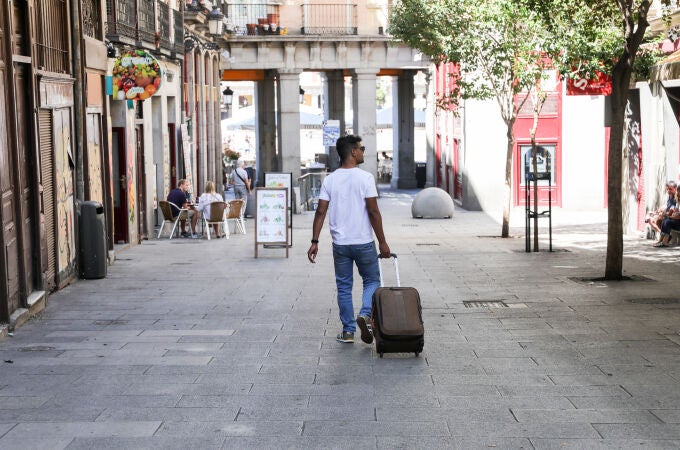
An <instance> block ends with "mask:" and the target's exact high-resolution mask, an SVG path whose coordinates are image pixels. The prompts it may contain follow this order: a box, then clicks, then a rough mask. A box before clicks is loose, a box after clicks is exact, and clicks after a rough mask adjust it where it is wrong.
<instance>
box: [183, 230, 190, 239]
mask: <svg viewBox="0 0 680 450" xmlns="http://www.w3.org/2000/svg"><path fill="white" fill-rule="evenodd" d="M180 236H182V237H183V238H188V237H189V236H191V235H190V234H189V233H187V232H186V231H182V234H180Z"/></svg>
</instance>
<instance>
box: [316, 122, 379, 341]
mask: <svg viewBox="0 0 680 450" xmlns="http://www.w3.org/2000/svg"><path fill="white" fill-rule="evenodd" d="M335 147H336V149H337V151H338V154H339V155H340V164H341V165H340V168H338V169H336V170H335V172H333V173H332V174H330V175H328V176H327V177H326V178H325V179H324V181H323V184H322V185H321V192H320V193H319V205H318V206H317V208H316V215H315V216H314V225H313V228H312V245H311V246H310V247H309V250H308V251H307V257H308V258H309V261H310V262H312V263H313V262H315V260H316V255H317V253H318V251H319V247H318V244H319V234H320V233H321V228H323V222H324V220H325V219H326V212H327V211H330V218H329V225H330V230H331V238H332V240H333V262H334V266H335V283H336V286H337V288H338V308H339V309H340V321H341V322H342V332H341V333H340V334H338V336H337V340H338V341H340V342H345V343H353V342H354V332H355V331H356V327H357V326H358V327H359V329H360V330H361V340H362V341H364V342H365V343H367V344H370V343H371V342H373V332H372V330H371V328H370V316H371V306H372V297H373V293H374V292H375V290H376V289H377V288H378V287H379V286H380V272H379V268H378V254H377V251H376V248H375V242H374V241H373V233H375V237H376V238H377V239H378V247H379V249H380V257H381V258H389V256H390V247H389V246H388V245H387V241H386V240H385V233H384V232H383V227H382V216H381V215H380V210H379V209H378V191H377V189H376V187H375V179H374V178H373V175H371V174H370V173H368V172H366V171H365V170H361V169H359V168H358V167H357V166H358V165H359V164H361V163H363V162H364V150H365V147H363V146H362V145H361V137H359V136H353V135H349V136H343V137H341V138H339V139H338V141H337V142H336V144H335ZM354 264H356V266H357V269H358V270H359V275H361V278H362V279H363V283H364V289H363V295H362V299H361V309H360V310H359V315H358V316H357V318H356V321H355V319H354V306H353V304H352V285H353V278H352V276H353V270H354Z"/></svg>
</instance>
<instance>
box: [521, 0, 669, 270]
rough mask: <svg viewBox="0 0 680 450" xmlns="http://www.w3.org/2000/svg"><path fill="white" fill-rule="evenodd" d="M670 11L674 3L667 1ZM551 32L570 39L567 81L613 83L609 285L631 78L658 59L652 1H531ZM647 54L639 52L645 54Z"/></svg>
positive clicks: (619, 250) (618, 246)
mask: <svg viewBox="0 0 680 450" xmlns="http://www.w3.org/2000/svg"><path fill="white" fill-rule="evenodd" d="M661 2H662V3H663V4H665V5H668V4H669V0H662V1H661ZM528 3H530V4H531V5H530V7H532V8H533V9H534V10H535V11H537V12H538V13H539V14H540V15H541V16H542V17H543V21H544V23H545V24H546V26H547V28H548V29H549V30H550V31H551V32H552V33H553V34H555V35H557V36H564V37H565V38H566V39H565V40H564V41H563V42H560V43H559V44H557V45H558V48H554V49H553V50H555V51H553V52H552V54H554V55H555V56H556V58H558V59H559V65H560V67H562V74H563V75H564V76H566V77H574V76H579V77H583V78H595V77H596V74H597V72H603V73H605V74H609V75H610V76H611V79H612V93H611V113H612V116H611V117H612V123H611V134H610V141H609V149H608V166H607V173H608V179H607V195H608V198H607V208H608V209H607V215H608V230H607V258H606V267H605V279H607V280H620V279H622V278H623V200H624V199H623V170H622V169H623V168H622V161H623V149H624V145H625V141H624V127H625V113H626V106H627V103H628V90H629V87H630V81H631V75H632V74H633V72H635V71H637V72H638V74H640V75H643V76H644V75H645V74H644V71H645V70H648V69H649V66H650V64H652V63H653V62H654V61H655V58H657V55H658V53H656V52H653V51H649V49H645V48H644V47H642V48H641V45H642V44H643V42H644V39H645V32H646V30H647V28H648V26H649V22H648V21H647V15H648V13H649V8H650V3H651V2H650V1H649V0H615V1H611V0H570V1H556V0H552V1H545V0H537V1H529V2H528ZM641 49H642V50H643V51H642V52H640V50H641Z"/></svg>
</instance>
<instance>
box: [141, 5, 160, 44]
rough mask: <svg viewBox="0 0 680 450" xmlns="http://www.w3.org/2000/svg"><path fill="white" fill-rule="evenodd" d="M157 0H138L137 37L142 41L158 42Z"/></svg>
mask: <svg viewBox="0 0 680 450" xmlns="http://www.w3.org/2000/svg"><path fill="white" fill-rule="evenodd" d="M155 3H156V2H155V0H137V5H138V8H139V9H138V10H137V11H138V12H137V37H138V39H139V40H140V41H146V42H156V9H155V8H154V6H155Z"/></svg>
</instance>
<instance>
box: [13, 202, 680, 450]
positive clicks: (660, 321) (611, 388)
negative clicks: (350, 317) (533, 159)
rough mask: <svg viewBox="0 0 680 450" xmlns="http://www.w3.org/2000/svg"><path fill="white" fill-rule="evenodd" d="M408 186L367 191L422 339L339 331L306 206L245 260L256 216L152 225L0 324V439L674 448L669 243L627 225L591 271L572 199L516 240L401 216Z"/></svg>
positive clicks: (591, 236)
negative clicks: (15, 322)
mask: <svg viewBox="0 0 680 450" xmlns="http://www.w3.org/2000/svg"><path fill="white" fill-rule="evenodd" d="M414 194H415V191H393V190H389V189H386V190H384V195H383V197H382V198H381V199H380V206H381V209H382V211H383V216H384V220H385V228H386V232H387V236H388V239H389V243H390V245H391V247H392V250H393V251H394V252H395V253H397V254H398V255H399V261H400V268H401V278H402V283H403V284H404V285H408V286H415V287H417V288H418V289H419V291H420V293H421V296H422V299H423V306H424V310H423V313H424V320H425V326H426V341H425V350H424V352H423V353H422V354H421V356H420V357H417V358H415V357H414V356H413V355H412V354H395V355H386V356H385V358H383V359H381V358H379V357H378V356H377V355H376V353H375V351H374V349H373V348H372V347H371V346H369V345H365V344H363V343H361V342H360V341H358V342H357V343H355V344H353V345H347V344H340V343H338V342H336V341H335V338H334V337H335V335H336V334H337V332H338V331H339V329H340V325H339V321H338V318H337V307H336V305H335V292H334V279H333V274H332V256H331V247H330V243H329V241H330V237H329V234H328V228H327V226H326V227H325V228H324V232H323V233H322V236H321V246H320V253H319V256H318V262H317V264H314V265H312V264H310V263H308V262H307V259H306V251H307V245H308V241H309V238H310V236H311V223H312V217H313V216H312V213H307V214H302V215H297V216H295V218H294V225H295V231H294V242H293V244H294V245H293V247H292V249H291V253H290V257H289V258H288V259H286V258H285V257H284V251H283V250H281V249H261V250H260V256H261V257H260V258H258V259H254V258H253V248H254V246H253V234H252V220H251V221H249V223H248V232H249V234H246V235H232V237H231V239H229V240H226V239H221V240H213V241H210V242H208V241H207V240H203V239H201V240H198V241H196V240H190V239H173V240H172V241H169V240H168V239H161V240H150V241H147V242H144V243H143V244H142V245H139V246H136V247H133V248H130V249H127V250H124V251H121V252H119V253H118V256H117V260H116V262H115V264H113V265H112V266H111V267H110V268H109V273H108V276H107V278H105V279H102V280H80V281H78V282H77V283H75V284H73V285H71V286H69V287H67V288H66V289H64V290H62V291H60V292H58V293H56V294H55V295H52V296H51V297H50V298H49V304H48V307H47V309H46V311H45V312H44V313H43V314H42V315H41V316H40V317H37V318H35V319H33V320H31V321H30V322H28V323H27V324H25V325H24V326H23V327H21V328H19V329H18V330H16V332H15V334H14V336H13V337H7V338H5V339H4V340H3V341H1V342H0V448H3V449H4V448H6V449H22V448H26V449H43V448H44V449H62V448H68V449H92V448H115V449H121V448H130V449H145V448H163V449H166V448H167V449H185V448H200V449H220V448H222V449H232V448H233V449H244V448H254V449H264V448H305V449H306V448H314V449H316V448H338V449H399V448H409V449H411V448H423V449H425V448H427V449H430V448H447V449H448V448H459V449H474V448H480V449H482V448H513V449H515V448H524V449H530V448H538V449H557V448H559V449H564V448H567V449H570V448H588V449H591V448H639V447H641V446H644V447H645V448H678V447H680V390H678V386H679V383H680V336H678V333H677V332H678V330H679V329H680V320H679V319H680V304H678V303H677V302H678V299H679V298H680V297H679V296H678V282H677V279H678V263H679V262H680V248H670V249H653V248H651V247H650V245H649V244H650V241H644V240H642V239H640V238H638V237H632V238H627V239H626V259H625V264H624V265H625V272H626V274H627V275H631V276H632V275H635V277H634V278H633V280H632V281H625V282H616V283H614V282H601V281H592V279H593V278H596V277H600V276H602V275H603V273H604V257H605V256H604V255H605V254H604V251H605V242H606V240H605V235H604V232H605V230H606V228H605V226H604V225H603V224H602V223H588V224H581V225H579V223H582V222H584V221H587V220H590V217H588V215H585V214H583V215H578V214H576V215H573V214H572V215H569V214H566V213H563V212H558V211H556V213H555V223H554V247H555V250H556V251H555V252H553V253H548V252H544V251H542V252H538V253H530V254H527V253H524V239H523V238H522V237H521V235H522V234H523V229H521V228H516V227H513V228H512V232H513V235H514V236H515V237H513V238H510V239H500V238H498V237H495V236H498V234H499V232H500V225H499V224H498V223H497V222H496V221H495V220H494V219H495V218H492V217H489V216H488V215H486V214H484V213H480V212H466V211H463V210H460V209H458V210H457V211H456V215H455V217H454V219H453V220H418V219H412V218H411V217H410V205H411V201H412V199H413V195H414ZM597 218H599V219H601V218H602V214H600V215H599V216H598V217H597ZM597 218H596V219H597ZM514 220H517V217H515V219H514ZM518 222H519V225H520V226H522V223H523V220H522V218H521V216H520V217H519V220H518ZM541 226H542V231H545V223H544V222H542V225H541ZM517 236H520V237H517ZM543 237H545V236H543ZM542 244H543V245H544V246H545V241H543V242H542ZM387 264H388V263H386V264H384V269H386V278H387V280H388V281H389V279H390V278H389V277H390V276H391V273H390V272H389V269H390V267H389V266H388V265H387ZM589 280H590V281H589ZM356 293H357V294H358V293H359V288H358V287H357V289H356ZM470 300H483V301H499V300H500V301H503V302H504V303H505V304H507V305H508V307H470V308H468V307H466V306H465V305H464V304H463V302H464V301H470ZM3 361H4V362H3Z"/></svg>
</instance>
